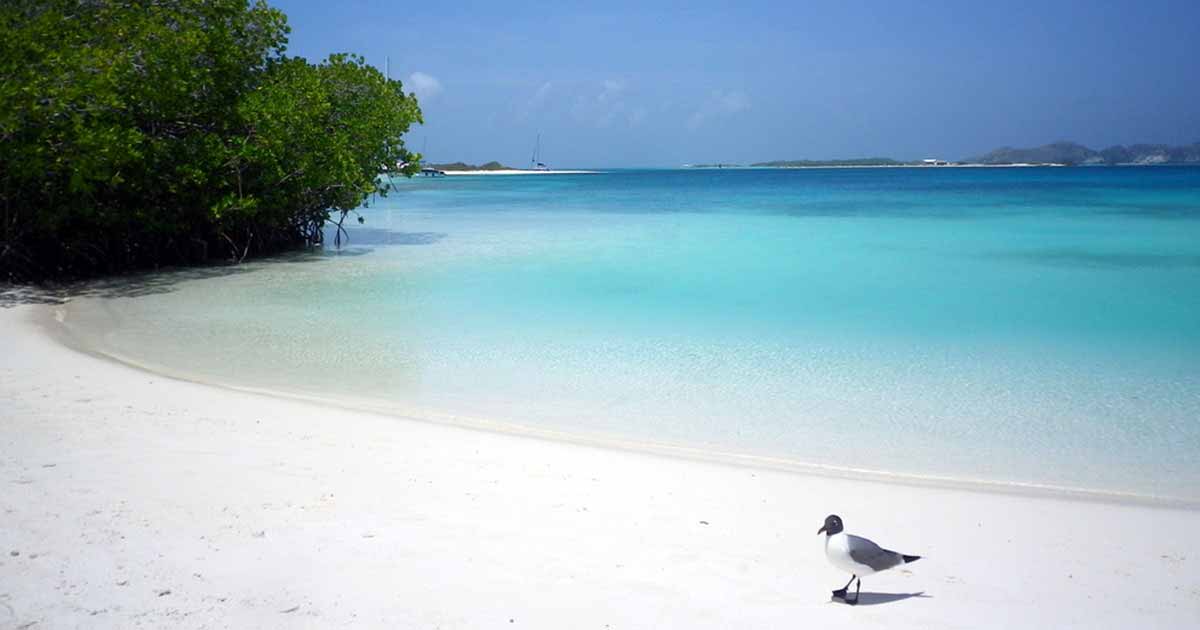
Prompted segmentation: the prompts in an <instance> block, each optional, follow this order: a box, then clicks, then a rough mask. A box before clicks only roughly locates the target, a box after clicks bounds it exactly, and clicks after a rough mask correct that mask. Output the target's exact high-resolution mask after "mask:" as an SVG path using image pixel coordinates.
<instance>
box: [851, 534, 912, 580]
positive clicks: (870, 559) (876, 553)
mask: <svg viewBox="0 0 1200 630" xmlns="http://www.w3.org/2000/svg"><path fill="white" fill-rule="evenodd" d="M846 538H847V539H848V540H847V545H846V547H847V549H848V551H849V552H850V559H851V560H853V561H855V562H857V563H859V564H861V565H865V566H868V567H871V569H872V570H874V571H883V570H884V569H890V568H892V567H894V566H896V565H899V564H903V563H904V558H903V557H901V556H900V554H898V553H896V552H895V551H888V550H887V549H884V548H883V547H880V546H879V545H876V544H875V543H873V542H871V541H869V540H867V539H866V538H862V537H861V536H851V535H849V534H847V535H846Z"/></svg>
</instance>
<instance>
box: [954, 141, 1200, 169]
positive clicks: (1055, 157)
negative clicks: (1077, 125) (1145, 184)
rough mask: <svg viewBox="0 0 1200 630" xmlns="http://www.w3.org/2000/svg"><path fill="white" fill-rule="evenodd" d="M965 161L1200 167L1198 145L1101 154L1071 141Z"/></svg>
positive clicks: (1002, 151) (1145, 147)
mask: <svg viewBox="0 0 1200 630" xmlns="http://www.w3.org/2000/svg"><path fill="white" fill-rule="evenodd" d="M966 161H967V162H971V163H975V164H1079V165H1100V164H1109V165H1111V164H1200V142H1197V143H1195V144H1190V145H1184V146H1178V147H1172V146H1168V145H1165V144H1134V145H1130V146H1128V147H1125V146H1121V145H1117V146H1112V147H1109V148H1107V149H1104V150H1102V151H1095V150H1093V149H1089V148H1087V147H1085V146H1083V145H1082V144H1076V143H1074V142H1055V143H1053V144H1047V145H1044V146H1040V147H1033V148H1030V149H1014V148H1012V147H1002V148H999V149H996V150H995V151H992V152H990V153H987V154H985V155H981V156H979V157H974V158H970V159H968V160H966Z"/></svg>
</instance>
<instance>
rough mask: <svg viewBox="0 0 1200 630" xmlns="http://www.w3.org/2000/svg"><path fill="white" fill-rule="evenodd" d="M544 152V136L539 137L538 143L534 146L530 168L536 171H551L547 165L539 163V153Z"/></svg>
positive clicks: (539, 135)
mask: <svg viewBox="0 0 1200 630" xmlns="http://www.w3.org/2000/svg"><path fill="white" fill-rule="evenodd" d="M541 152H542V134H540V133H539V134H538V135H537V143H536V144H534V145H533V157H532V158H530V159H529V168H530V169H531V170H535V171H548V170H550V169H549V167H547V166H546V165H545V164H543V163H542V162H540V161H539V155H538V154H539V153H541Z"/></svg>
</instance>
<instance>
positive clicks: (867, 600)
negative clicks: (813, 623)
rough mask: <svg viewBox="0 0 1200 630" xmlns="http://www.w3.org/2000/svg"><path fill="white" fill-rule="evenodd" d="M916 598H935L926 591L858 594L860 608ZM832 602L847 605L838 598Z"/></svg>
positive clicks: (832, 599) (864, 592)
mask: <svg viewBox="0 0 1200 630" xmlns="http://www.w3.org/2000/svg"><path fill="white" fill-rule="evenodd" d="M914 597H919V598H921V599H928V598H931V597H933V596H932V595H926V594H925V591H919V592H917V593H869V592H866V591H863V592H862V593H859V594H858V605H859V606H877V605H879V604H890V603H892V602H898V601H900V600H903V599H912V598H914ZM830 601H832V602H834V603H837V604H844V603H845V602H844V601H842V600H841V599H840V598H836V597H835V598H831V599H830Z"/></svg>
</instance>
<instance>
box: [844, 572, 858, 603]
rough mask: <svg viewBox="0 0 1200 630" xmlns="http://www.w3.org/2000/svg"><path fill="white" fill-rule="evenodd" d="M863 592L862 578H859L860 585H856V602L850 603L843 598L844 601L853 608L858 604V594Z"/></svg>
mask: <svg viewBox="0 0 1200 630" xmlns="http://www.w3.org/2000/svg"><path fill="white" fill-rule="evenodd" d="M846 586H850V585H849V584H847V585H846ZM861 591H862V578H858V584H855V585H854V601H850V600H848V599H845V598H842V599H844V600H845V602H846V603H847V604H850V605H851V606H853V605H855V604H857V603H858V594H859V593H860V592H861Z"/></svg>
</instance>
